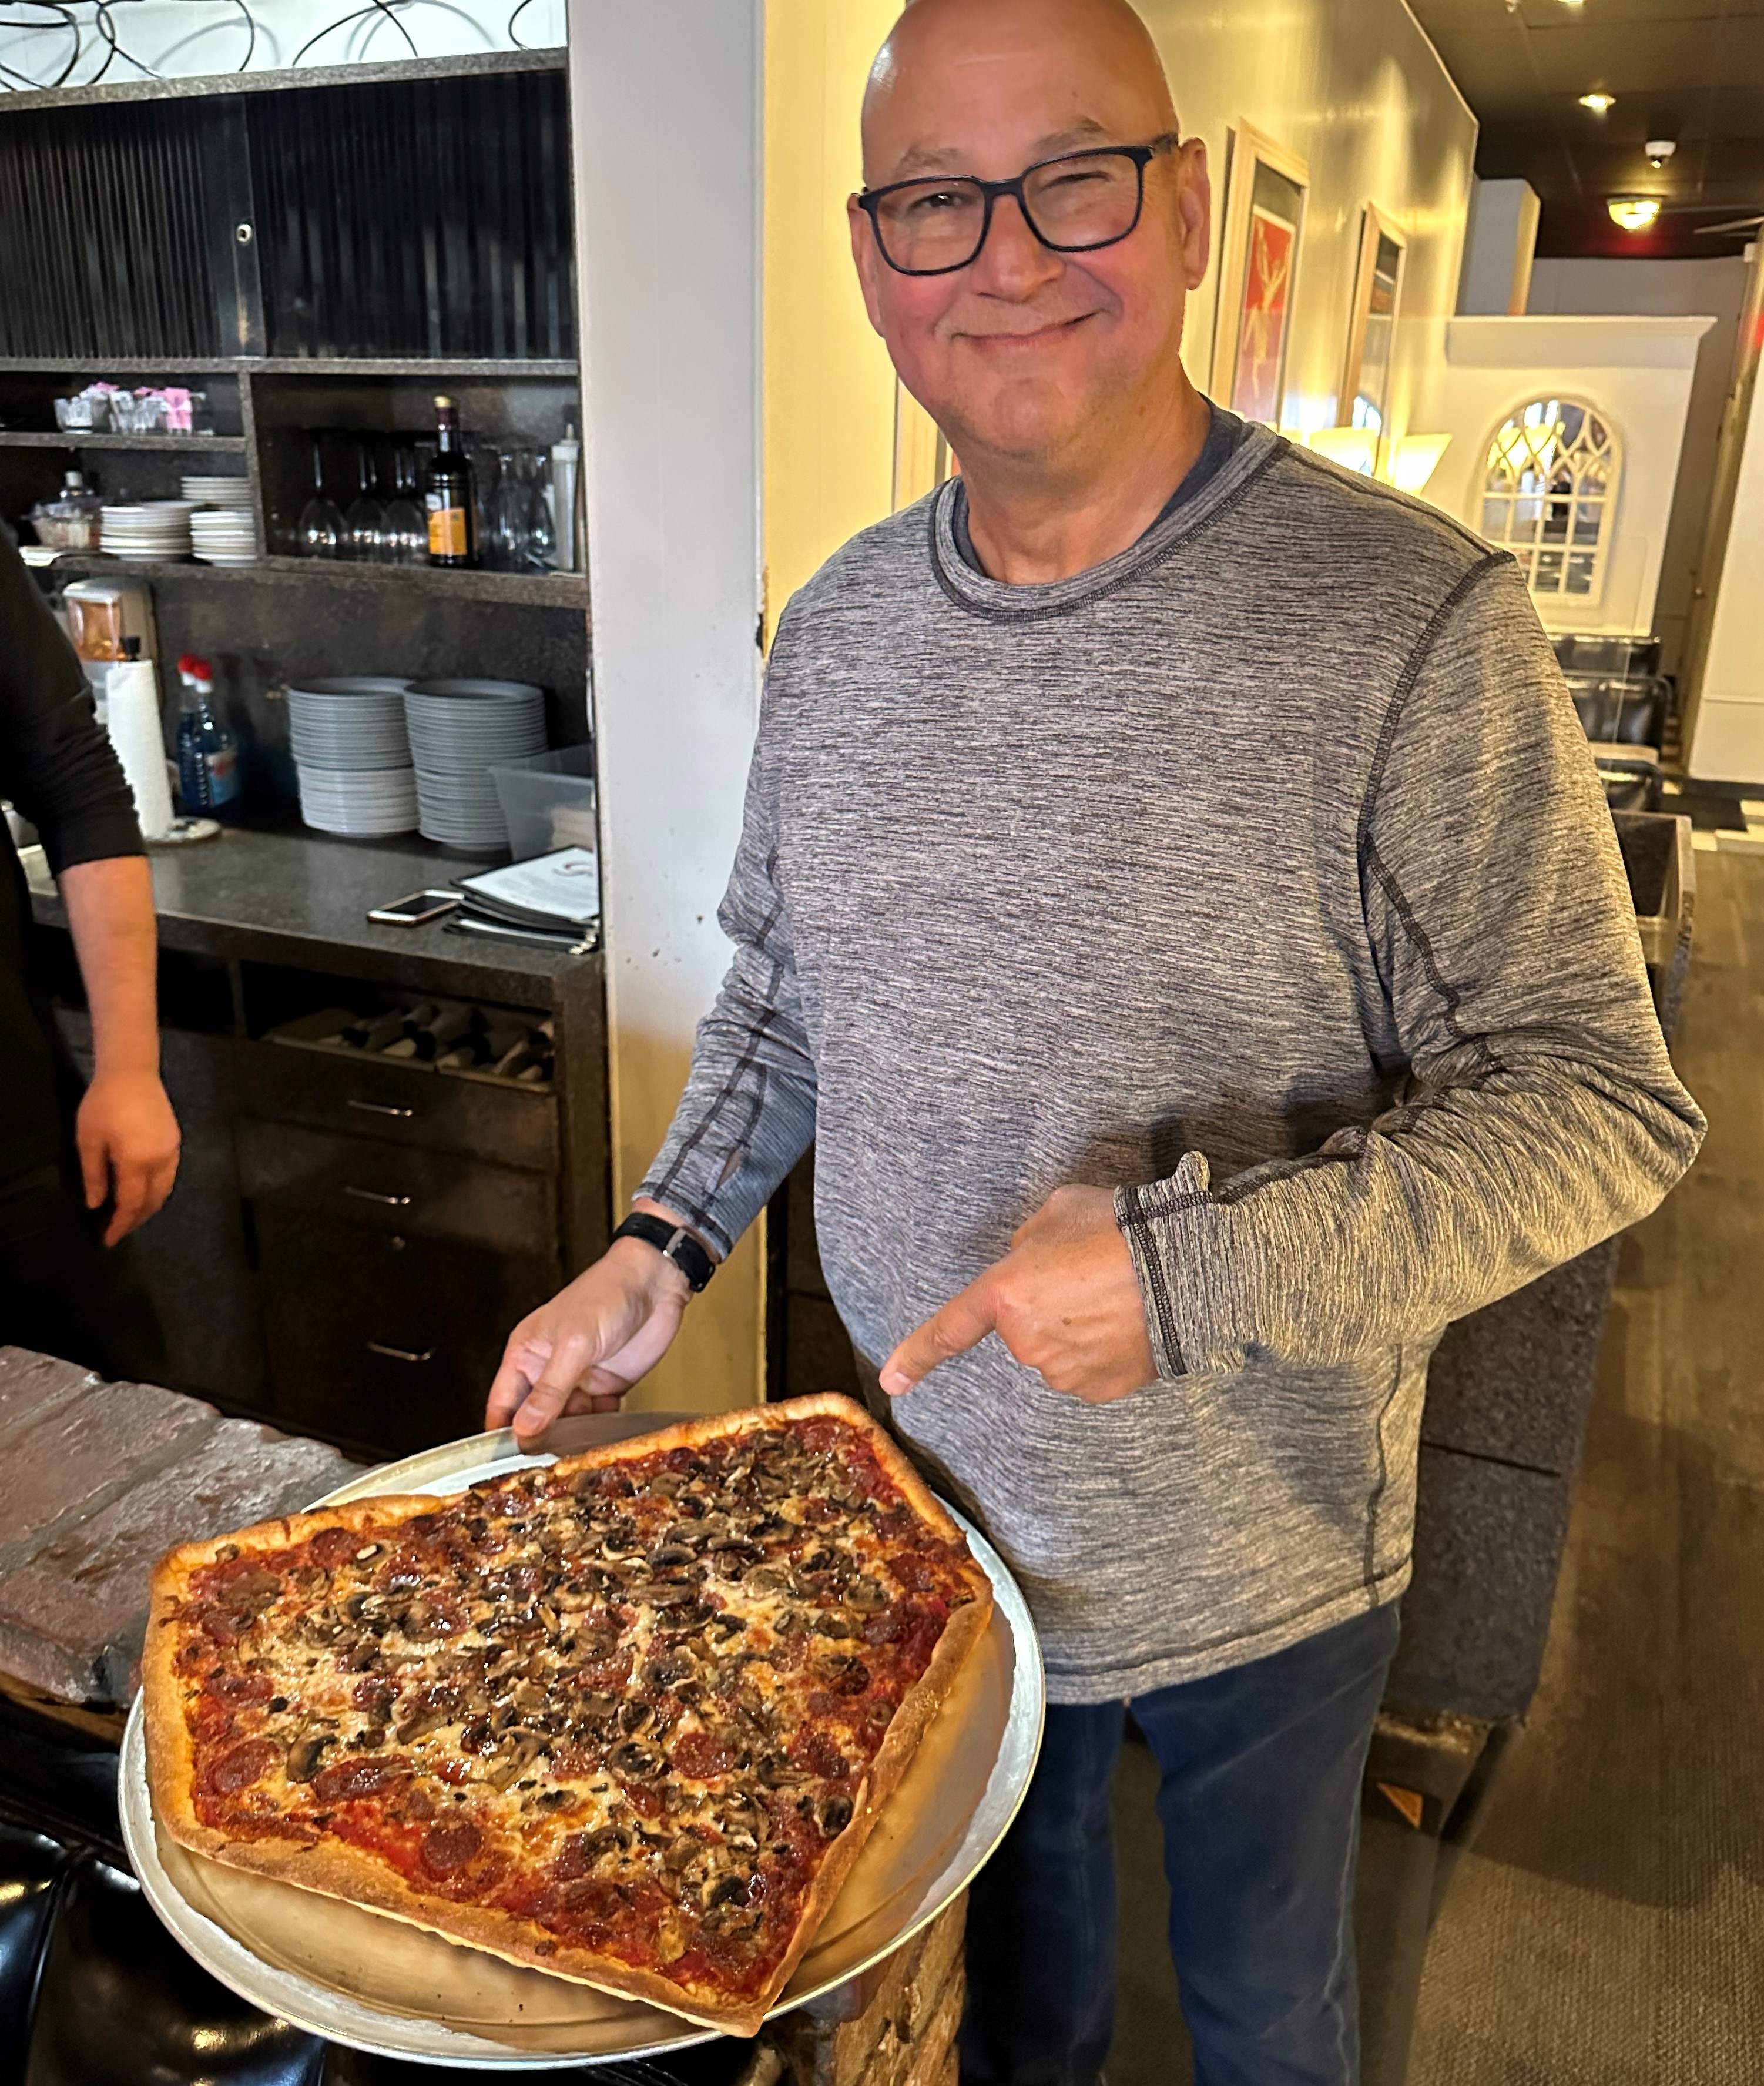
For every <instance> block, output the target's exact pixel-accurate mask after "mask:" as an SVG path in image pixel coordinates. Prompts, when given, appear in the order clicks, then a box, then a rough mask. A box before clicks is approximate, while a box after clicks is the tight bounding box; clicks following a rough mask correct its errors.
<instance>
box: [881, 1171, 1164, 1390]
mask: <svg viewBox="0 0 1764 2086" xmlns="http://www.w3.org/2000/svg"><path fill="white" fill-rule="evenodd" d="M988 1333H997V1335H998V1337H999V1338H1000V1339H1001V1340H1002V1341H1003V1342H1004V1343H1005V1346H1006V1347H1009V1348H1010V1352H1012V1353H1013V1354H1014V1356H1016V1357H1017V1359H1018V1361H1020V1362H1021V1363H1022V1364H1023V1365H1024V1366H1025V1368H1027V1369H1034V1370H1035V1372H1036V1373H1037V1374H1038V1375H1039V1377H1041V1378H1042V1380H1043V1381H1044V1382H1045V1383H1046V1384H1047V1385H1048V1388H1049V1389H1050V1390H1065V1391H1069V1392H1071V1393H1072V1394H1073V1396H1074V1397H1075V1398H1084V1399H1085V1400H1086V1401H1087V1402H1088V1403H1090V1404H1092V1405H1103V1404H1106V1403H1108V1401H1109V1400H1110V1399H1112V1398H1125V1397H1126V1395H1127V1394H1128V1393H1129V1391H1133V1390H1139V1389H1140V1388H1141V1386H1143V1385H1146V1384H1148V1383H1150V1382H1151V1381H1153V1380H1154V1378H1155V1377H1156V1376H1157V1373H1158V1365H1157V1364H1156V1363H1155V1362H1154V1360H1153V1359H1152V1352H1151V1340H1150V1336H1149V1335H1147V1333H1146V1307H1145V1304H1144V1302H1143V1301H1142V1299H1141V1296H1140V1293H1139V1278H1138V1276H1137V1274H1136V1273H1135V1272H1134V1269H1133V1255H1132V1254H1130V1253H1129V1251H1128V1249H1127V1241H1126V1240H1125V1239H1124V1238H1123V1237H1121V1233H1120V1226H1119V1225H1118V1224H1116V1221H1115V1198H1114V1196H1113V1195H1112V1194H1110V1192H1109V1191H1108V1190H1107V1189H1106V1188H1060V1189H1056V1190H1055V1191H1054V1193H1053V1194H1052V1195H1050V1196H1049V1197H1048V1199H1047V1201H1046V1202H1045V1203H1043V1204H1042V1206H1041V1207H1040V1208H1039V1210H1037V1211H1036V1212H1035V1215H1033V1216H1032V1217H1031V1219H1030V1220H1029V1221H1028V1223H1027V1224H1025V1225H1024V1226H1023V1227H1022V1229H1021V1230H1020V1231H1019V1232H1018V1233H1017V1235H1016V1237H1014V1239H1013V1240H1012V1241H1011V1242H1010V1252H1009V1253H1007V1254H1005V1258H1003V1259H1002V1260H1001V1261H995V1262H993V1265H992V1267H989V1268H988V1269H987V1271H986V1272H985V1273H984V1275H981V1276H980V1278H979V1279H977V1280H976V1281H973V1282H971V1283H970V1284H968V1286H967V1288H966V1289H964V1290H963V1292H962V1293H961V1294H960V1296H952V1297H951V1298H950V1301H949V1302H948V1303H947V1304H946V1305H944V1307H943V1309H942V1310H941V1311H939V1312H937V1313H936V1314H935V1315H934V1316H933V1317H932V1318H928V1319H927V1320H926V1321H925V1324H924V1325H922V1326H920V1328H919V1330H917V1332H916V1333H909V1334H908V1336H907V1338H906V1339H903V1341H902V1342H901V1343H900V1345H899V1347H896V1348H895V1351H894V1352H893V1353H892V1354H891V1356H889V1357H888V1359H887V1360H886V1362H885V1363H884V1364H882V1389H883V1390H886V1392H887V1393H888V1394H889V1396H890V1397H891V1398H899V1397H901V1396H903V1394H905V1393H906V1392H908V1391H909V1390H912V1388H913V1386H914V1385H915V1384H916V1383H917V1382H918V1381H920V1378H921V1377H925V1376H926V1375H927V1374H929V1372H930V1371H931V1370H933V1369H935V1368H936V1367H937V1364H938V1363H939V1362H946V1361H948V1360H949V1359H950V1356H952V1355H959V1354H965V1353H966V1352H967V1350H968V1349H969V1348H970V1347H976V1346H977V1345H978V1344H979V1343H980V1341H982V1340H984V1339H985V1337H986V1335H988Z"/></svg>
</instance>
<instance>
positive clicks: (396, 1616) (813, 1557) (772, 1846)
mask: <svg viewBox="0 0 1764 2086" xmlns="http://www.w3.org/2000/svg"><path fill="white" fill-rule="evenodd" d="M991 1607H992V1588H991V1585H990V1582H989V1581H988V1578H987V1577H986V1574H985V1573H984V1571H983V1570H982V1569H981V1568H980V1565H978V1564H977V1563H976V1560H975V1558H974V1556H973V1554H972V1552H971V1551H970V1550H969V1548H968V1546H967V1543H966V1541H965V1540H964V1539H963V1535H962V1532H961V1530H960V1529H959V1527H958V1526H957V1525H956V1523H955V1522H954V1521H953V1520H952V1519H951V1518H950V1516H949V1514H948V1513H946V1511H945V1509H944V1508H943V1507H942V1505H941V1504H940V1502H939V1501H937V1499H936V1498H935V1497H934V1496H933V1495H932V1493H931V1492H929V1491H928V1490H927V1488H925V1484H924V1483H923V1482H922V1480H921V1479H920V1477H919V1475H918V1474H917V1472H916V1471H915V1470H914V1469H913V1468H912V1465H911V1464H910V1463H909V1462H908V1461H907V1460H906V1458H904V1457H903V1455H902V1454H901V1453H900V1451H899V1449H898V1448H897V1447H896V1446H895V1443H894V1442H893V1441H892V1440H891V1438H890V1437H889V1436H888V1435H887V1434H886V1433H885V1432H884V1431H883V1429H882V1428H880V1427H878V1425H877V1424H876V1423H875V1422H874V1421H873V1420H872V1419H871V1418H870V1417H869V1415H868V1414H867V1413H866V1412H865V1411H864V1410H863V1409H862V1407H860V1406H857V1405H855V1404H853V1403H852V1402H851V1401H850V1400H849V1399H847V1398H836V1397H831V1396H828V1397H818V1398H798V1399H796V1400H794V1401H793V1402H791V1403H788V1404H783V1405H774V1406H766V1407H758V1408H755V1409H752V1410H749V1411H742V1412H738V1413H730V1414H725V1415H720V1416H717V1417H715V1418H712V1419H707V1420H693V1421H690V1422H687V1423H686V1424H682V1425H679V1426H676V1427H673V1428H669V1429H668V1430H666V1431H665V1433H659V1434H654V1435H648V1436H644V1437H641V1438H640V1439H638V1440H635V1441H627V1442H620V1443H618V1444H615V1445H609V1446H607V1447H606V1448H601V1449H597V1450H591V1451H589V1453H588V1454H584V1455H579V1456H572V1457H568V1458H564V1459H563V1460H562V1461H560V1462H555V1463H553V1464H551V1465H550V1466H547V1467H534V1468H532V1469H528V1470H523V1471H512V1472H509V1473H508V1474H507V1475H503V1476H499V1477H496V1478H492V1479H486V1480H484V1481H483V1482H482V1483H480V1484H475V1485H473V1486H471V1487H470V1488H469V1489H467V1490H465V1491H463V1492H459V1493H457V1494H454V1495H452V1496H446V1497H436V1496H428V1495H423V1496H389V1497H385V1498H378V1499H368V1500H362V1501H356V1502H355V1503H354V1504H352V1505H346V1506H338V1507H334V1508H329V1509H321V1510H320V1511H318V1512H317V1513H305V1514H295V1515H291V1516H287V1517H285V1518H282V1519H280V1520H276V1521H270V1522H262V1523H261V1524H260V1525H259V1526H257V1527H254V1528H249V1529H245V1530H241V1531H240V1532H239V1533H238V1534H236V1535H231V1536H226V1537H220V1538H217V1539H214V1540H212V1541H209V1542H205V1543H185V1544H184V1545H182V1546H181V1547H179V1548H178V1549H176V1550H174V1551H172V1552H171V1553H170V1554H169V1555H168V1556H167V1557H165V1558H164V1560H162V1561H161V1562H160V1564H159V1566H158V1568H157V1569H156V1570H155V1574H154V1579H153V1607H152V1616H151V1621H150V1623H149V1625H148V1630H147V1650H146V1653H145V1655H144V1657H143V1660H142V1684H143V1691H144V1693H145V1696H146V1704H145V1709H146V1718H147V1758H148V1774H149V1779H150V1782H151V1789H152V1794H153V1800H154V1807H155V1813H156V1815H157V1816H158V1818H159V1821H160V1823H161V1824H162V1826H163V1827H164V1829H165V1830H166V1831H167V1832H168V1833H169V1834H170V1835H171V1837H172V1838H173V1839H174V1840H176V1841H178V1843H179V1844H180V1845H182V1846H185V1847H188V1848H189V1849H191V1850H193V1851H195V1852H197V1853H198V1854H205V1855H207V1856H209V1857H210V1858H212V1859H214V1860H216V1861H219V1862H226V1863H228V1864H230V1865H232V1866H233V1867H238V1868H242V1869H249V1870H253V1871H257V1873H259V1874H261V1875H270V1876H274V1877H277V1878H279V1879H281V1880H284V1881H286V1882H288V1883H291V1884H299V1885H301V1886H303V1887H304V1888H307V1889H308V1890H315V1891H321V1892H325V1893H327V1894H329V1895H330V1896H332V1897H339V1898H344V1899H346V1900H348V1901H350V1902H351V1903H353V1904H355V1905H364V1906H368V1907H369V1908H371V1909H373V1910H375V1911H378V1912H382V1913H387V1914H391V1915H392V1916H393V1917H394V1918H400V1919H405V1920H408V1921H410V1922H412V1923H414V1925H417V1926H422V1927H425V1928H427V1929H429V1930H430V1931H433V1932H435V1933H437V1934H440V1935H444V1936H446V1937H447V1938H448V1939H450V1940H453V1941H456V1942H460V1943H465V1944H468V1945H470V1946H472V1947H474V1948H482V1949H487V1950H488V1951H490V1952H491V1953H492V1954H495V1955H496V1956H501V1957H504V1959H505V1960H508V1961H510V1962H513V1963H517V1964H521V1965H526V1966H528V1967H530V1968H532V1969H540V1970H545V1971H548V1972H550V1973H553V1974H554V1975H556V1976H560V1977H569V1978H573V1979H576V1980H577V1981H579V1982H581V1983H584V1984H588V1985H592V1986H598V1987H600V1988H601V1989H603V1990H608V1991H613V1992H619V1993H624V1994H629V1995H631V1996H632V1997H635V1998H638V1999H646V2000H648V2001H651V2002H652V2003H655V2004H656V2005H658V2006H661V2007H668V2008H669V2009H670V2010H672V2011H674V2012H676V2013H678V2014H682V2015H684V2016H686V2018H687V2019H688V2020H694V2021H697V2022H700V2023H703V2024H704V2025H706V2026H708V2027H712V2028H716V2029H722V2030H724V2031H725V2032H726V2033H733V2034H739V2035H751V2034H753V2033H755V2032H756V2031H757V2030H758V2029H759V2024H760V2022H761V2020H763V2017H764V2016H765V2014H766V2013H767V2011H768V2009H769V2008H770V2007H771V2006H772V2005H773V2004H774V2003H776V1999H777V1998H778V1996H779V1994H780V1992H781V1991H782V1990H783V1989H784V1985H785V1983H786V1982H788V1978H789V1977H790V1974H791V1973H792V1971H793V1969H795V1967H796V1965H797V1961H798V1960H799V1959H800V1958H801V1955H802V1952H803V1951H804V1949H805V1948H806V1947H807V1946H808V1944H809V1942H810V1940H811V1939H812V1938H813V1936H814V1931H815V1929H816V1928H817V1927H818V1925H819V1924H820V1922H821V1921H822V1918H824V1917H825V1916H826V1914H827V1911H828V1909H830V1908H831V1905H832V1903H833V1901H834V1899H835V1897H837V1896H838V1894H839V1889H840V1887H841V1886H842V1885H843V1884H844V1881H845V1879H846V1877H847V1876H848V1875H849V1873H850V1871H851V1869H852V1864H853V1863H854V1862H856V1858H857V1856H858V1854H859V1851H860V1850H861V1848H862V1846H863V1844H864V1841H865V1839H866V1838H867V1837H868V1835H869V1830H870V1828H871V1826H872V1825H873V1823H874V1820H875V1818H876V1816H877V1813H878V1809H879V1807H881V1805H882V1803H883V1802H884V1801H885V1800H886V1798H887V1796H888V1794H890V1792H891V1790H893V1789H894V1788H895V1786H896V1784H897V1783H898V1782H899V1779H900V1777H901V1776H902V1774H903V1773H904V1772H905V1769H906V1767H907V1765H908V1761H909V1760H911V1759H912V1755H913V1753H914V1752H915V1750H916V1748H917V1746H918V1743H919V1741H920V1738H921V1736H922V1735H923V1734H924V1732H925V1730H926V1728H927V1727H928V1726H929V1723H930V1722H931V1719H932V1718H933V1716H934V1715H935V1714H936V1713H937V1709H938V1706H939V1705H940V1704H941V1703H942V1701H943V1700H944V1698H945V1696H946V1695H947V1694H948V1692H949V1690H950V1686H951V1684H953V1682H954V1679H955V1676H956V1675H957V1673H958V1672H959V1671H960V1669H961V1667H962V1665H963V1662H964V1661H965V1660H966V1659H967V1657H968V1655H969V1654H970V1653H971V1651H972V1650H973V1648H974V1647H975V1645H976V1644H977V1643H978V1642H979V1641H980V1637H981V1636H982V1635H983V1634H984V1632H985V1629H986V1627H987V1623H988V1617H989V1615H990V1612H991Z"/></svg>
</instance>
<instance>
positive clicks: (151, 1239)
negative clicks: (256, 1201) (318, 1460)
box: [59, 1012, 267, 1409]
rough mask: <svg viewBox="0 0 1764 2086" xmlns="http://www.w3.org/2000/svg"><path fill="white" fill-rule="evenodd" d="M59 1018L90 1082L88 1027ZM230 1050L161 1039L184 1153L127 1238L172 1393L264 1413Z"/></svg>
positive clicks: (226, 1044) (74, 1017) (170, 1031)
mask: <svg viewBox="0 0 1764 2086" xmlns="http://www.w3.org/2000/svg"><path fill="white" fill-rule="evenodd" d="M59 1019H60V1022H61V1026H62V1034H63V1036H64V1037H66V1041H67V1044H68V1047H69V1048H70V1049H71V1051H72V1052H73V1054H74V1062H75V1063H76V1064H77V1065H78V1066H79V1070H80V1072H81V1075H83V1077H85V1078H87V1079H89V1078H90V1077H91V1025H90V1024H89V1023H88V1022H87V1020H86V1017H85V1015H83V1014H76V1013H70V1012H63V1013H62V1015H60V1016H59ZM233 1048H234V1046H233V1043H232V1038H231V1037H226V1036H205V1035H202V1034H198V1033H196V1032H192V1031H190V1030H188V1029H181V1028H167V1029H164V1030H163V1031H162V1032H161V1034H160V1038H159V1069H160V1075H161V1077H162V1078H163V1079H164V1082H165V1091H166V1092H167V1094H168V1096H170V1098H171V1102H172V1109H174V1111H175V1112H176V1116H177V1120H178V1127H179V1128H180V1130H181V1131H182V1132H183V1135H184V1147H183V1150H182V1152H181V1153H180V1155H179V1158H178V1168H177V1179H176V1182H175V1184H174V1185H173V1186H172V1193H171V1194H170V1196H169V1197H168V1199H167V1201H166V1203H165V1207H164V1208H163V1209H162V1210H161V1211H159V1215H157V1216H155V1217H152V1218H150V1219H149V1220H148V1221H147V1223H146V1224H143V1225H142V1227H141V1228H140V1230H139V1231H138V1232H136V1233H135V1234H134V1241H133V1250H134V1255H135V1258H136V1260H137V1261H138V1264H139V1266H140V1269H141V1273H142V1279H144V1280H145V1282H146V1284H147V1292H148V1294H149V1295H150V1296H151V1297H152V1299H153V1304H154V1309H155V1310H156V1311H157V1312H158V1313H159V1327H160V1330H161V1331H162V1332H163V1333H164V1336H165V1352H166V1369H165V1381H166V1383H167V1384H168V1386H169V1387H170V1388H171V1389H172V1390H182V1391H188V1392H189V1393H190V1394H192V1395H193V1396H196V1397H199V1398H219V1399H221V1400H223V1402H224V1403H227V1404H231V1405H244V1406H249V1407H253V1409H261V1407H262V1406H263V1404H264V1403H265V1400H266V1397H267V1380H266V1374H265V1370H264V1356H263V1337H262V1331H261V1322H260V1319H259V1316H258V1310H257V1285H256V1282H255V1280H254V1279H253V1274H252V1270H251V1262H250V1257H249V1249H248V1244H247V1241H246V1237H245V1228H244V1212H243V1211H242V1209H241V1207H240V1200H239V1177H238V1171H237V1169H236V1165H235V1164H234V1160H233V1140H232V1113H233V1107H234V1089H233V1068H234V1066H233Z"/></svg>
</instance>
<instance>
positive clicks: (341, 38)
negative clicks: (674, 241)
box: [0, 0, 564, 106]
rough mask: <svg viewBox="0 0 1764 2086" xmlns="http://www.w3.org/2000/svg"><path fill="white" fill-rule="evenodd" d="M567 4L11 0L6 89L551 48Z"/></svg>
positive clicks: (0, 20)
mask: <svg viewBox="0 0 1764 2086" xmlns="http://www.w3.org/2000/svg"><path fill="white" fill-rule="evenodd" d="M563 11H564V0H0V106H4V102H5V96H6V94H7V93H12V94H24V93H32V94H36V93H42V92H54V91H56V90H57V89H66V88H74V87H96V86H100V85H113V84H117V83H124V82H127V81H130V80H164V79H189V78H192V77H198V76H209V75H215V74H222V73H245V72H274V71H282V70H298V69H300V68H301V67H303V66H345V65H346V66H355V65H359V66H364V67H370V68H371V67H372V66H376V65H383V64H386V63H397V62H401V61H408V60H410V59H412V58H436V57H457V56H458V55H460V54H461V53H470V52H485V51H521V50H552V49H558V48H559V47H560V46H561V45H563V40H564V12H563Z"/></svg>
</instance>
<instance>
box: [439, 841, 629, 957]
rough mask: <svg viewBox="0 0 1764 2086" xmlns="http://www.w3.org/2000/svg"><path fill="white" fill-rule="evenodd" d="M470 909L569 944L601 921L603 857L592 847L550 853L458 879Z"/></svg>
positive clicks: (493, 921)
mask: <svg viewBox="0 0 1764 2086" xmlns="http://www.w3.org/2000/svg"><path fill="white" fill-rule="evenodd" d="M454 882H455V884H456V887H457V889H458V890H459V892H461V904H462V905H463V907H464V909H465V911H466V912H467V913H473V914H475V915H476V916H477V917H478V918H479V919H481V920H483V921H487V922H491V924H493V925H497V926H503V927H510V928H518V929H520V930H522V931H524V932H525V933H527V934H555V936H556V937H557V938H558V939H559V942H560V943H563V944H564V945H565V946H567V945H569V944H572V943H580V942H581V941H583V940H584V939H589V935H590V933H591V930H595V929H597V927H598V926H599V924H600V858H599V857H598V855H597V854H595V853H594V851H593V849H591V848H580V847H567V848H559V849H555V852H553V853H552V854H539V855H534V856H533V857H532V858H530V859H529V860H528V861H526V862H511V863H509V865H508V867H507V868H506V869H487V870H481V871H478V873H477V874H476V875H472V876H461V877H457V878H456V879H454Z"/></svg>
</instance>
